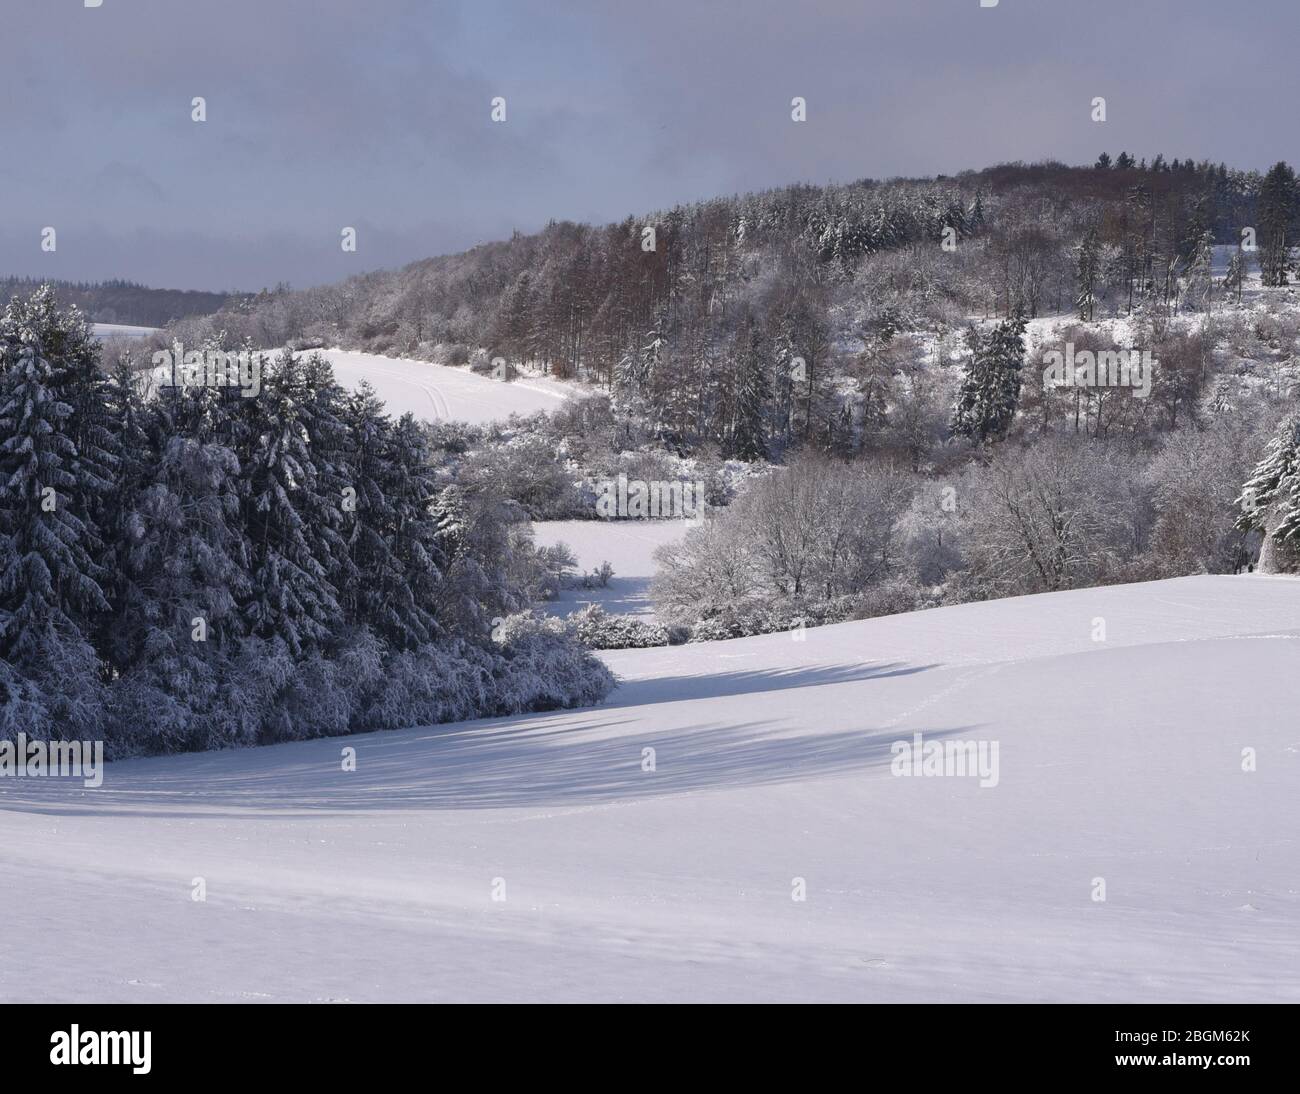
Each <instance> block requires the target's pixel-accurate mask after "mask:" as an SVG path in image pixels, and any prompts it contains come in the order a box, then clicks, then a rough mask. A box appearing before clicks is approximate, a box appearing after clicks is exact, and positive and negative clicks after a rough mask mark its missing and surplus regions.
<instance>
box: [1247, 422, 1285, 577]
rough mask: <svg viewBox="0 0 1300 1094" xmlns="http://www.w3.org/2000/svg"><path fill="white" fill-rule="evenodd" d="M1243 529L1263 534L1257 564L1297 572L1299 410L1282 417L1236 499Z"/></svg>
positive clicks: (1264, 568)
mask: <svg viewBox="0 0 1300 1094" xmlns="http://www.w3.org/2000/svg"><path fill="white" fill-rule="evenodd" d="M1237 504H1238V505H1239V506H1240V507H1241V517H1240V518H1239V519H1238V521H1237V526H1238V527H1239V528H1241V529H1242V530H1243V531H1259V532H1262V533H1263V535H1264V543H1263V547H1262V549H1261V550H1260V555H1259V568H1260V570H1261V571H1263V572H1264V573H1296V572H1300V414H1296V415H1293V416H1292V417H1290V418H1289V419H1288V420H1287V421H1285V422H1284V423H1283V424H1282V426H1281V428H1280V429H1279V430H1278V433H1277V435H1276V436H1275V437H1274V438H1273V440H1272V441H1270V442H1269V446H1268V450H1267V451H1266V452H1265V454H1264V458H1263V459H1262V460H1260V462H1259V464H1258V465H1257V466H1256V467H1255V470H1254V472H1253V473H1252V474H1251V476H1250V478H1249V479H1248V480H1247V481H1246V485H1245V486H1244V487H1242V491H1241V497H1239V498H1238V499H1237Z"/></svg>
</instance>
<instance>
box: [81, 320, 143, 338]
mask: <svg viewBox="0 0 1300 1094" xmlns="http://www.w3.org/2000/svg"><path fill="white" fill-rule="evenodd" d="M90 330H91V333H92V334H94V336H95V337H96V338H114V337H118V338H148V337H149V335H151V334H154V333H155V332H156V331H157V330H158V328H157V327H136V326H132V325H131V324H129V323H92V324H91V325H90Z"/></svg>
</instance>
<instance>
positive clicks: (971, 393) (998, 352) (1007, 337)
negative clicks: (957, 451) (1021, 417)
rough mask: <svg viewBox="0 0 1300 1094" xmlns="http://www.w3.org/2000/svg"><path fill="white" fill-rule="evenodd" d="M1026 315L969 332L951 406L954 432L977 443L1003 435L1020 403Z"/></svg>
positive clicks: (1016, 315) (1015, 316) (1015, 315)
mask: <svg viewBox="0 0 1300 1094" xmlns="http://www.w3.org/2000/svg"><path fill="white" fill-rule="evenodd" d="M1025 326H1026V323H1025V317H1024V315H1023V314H1022V313H1020V312H1016V313H1015V314H1014V315H1012V316H1010V317H1009V318H1007V319H1004V320H1002V322H1000V323H998V324H997V325H996V326H995V327H994V328H993V329H992V330H991V331H989V332H988V333H987V334H983V335H981V334H980V333H979V332H978V331H972V332H971V342H972V346H971V350H972V353H971V360H970V363H969V364H968V365H967V367H966V375H965V377H964V378H963V380H962V383H961V387H960V389H959V390H958V393H957V403H956V405H955V406H954V408H953V415H952V423H951V429H952V431H953V433H955V434H958V435H960V436H964V437H971V438H973V439H974V440H976V441H979V442H980V443H984V442H986V441H991V440H997V439H998V438H1000V437H1002V436H1004V435H1005V434H1006V432H1007V430H1008V429H1010V428H1011V423H1012V422H1013V421H1014V420H1015V416H1016V410H1017V408H1018V407H1019V405H1020V383H1021V368H1022V366H1023V364H1024V352H1025V351H1024V341H1023V338H1024V333H1025Z"/></svg>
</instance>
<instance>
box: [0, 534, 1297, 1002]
mask: <svg viewBox="0 0 1300 1094" xmlns="http://www.w3.org/2000/svg"><path fill="white" fill-rule="evenodd" d="M595 527H600V526H595ZM1099 621H1100V623H1101V626H1102V629H1103V631H1104V641H1097V640H1096V636H1097V635H1098V634H1099V633H1101V632H1099V630H1098V624H1099ZM1298 651H1300V580H1295V579H1287V578H1268V577H1260V576H1241V577H1194V578H1184V579H1178V580H1172V581H1163V582H1153V583H1148V584H1140V585H1127V586H1114V587H1107V588H1101V589H1092V590H1078V591H1072V592H1065V593H1055V594H1047V595H1040V596H1033V597H1022V598H1016V599H1008V600H1002V601H994V602H987V603H981V604H972V605H966V606H960V607H950V608H940V609H936V610H932V611H928V612H918V613H912V614H908V615H900V616H894V617H889V618H881V619H874V620H869V621H865V622H857V623H849V624H843V625H840V626H834V627H825V628H815V629H810V630H808V631H807V632H806V636H805V638H804V640H803V641H801V642H800V641H795V640H793V638H792V637H791V636H790V635H788V634H776V635H768V636H764V637H759V638H749V639H738V640H734V641H730V642H719V643H710V644H698V645H691V646H684V647H670V648H662V649H651V650H630V651H622V652H614V653H608V654H605V655H603V656H604V657H605V659H606V661H607V662H608V663H609V664H610V665H611V667H613V668H614V669H615V670H616V671H617V672H618V673H620V674H621V675H622V677H623V679H624V683H623V684H622V686H621V687H620V689H619V690H618V691H617V692H615V693H614V695H613V696H612V697H611V698H610V700H608V701H607V702H606V703H605V704H604V705H602V706H599V707H595V708H591V709H586V710H579V711H565V712H558V713H553V714H545V715H532V716H526V717H518V718H511V719H495V720H484V721H477V722H469V723H461V724H454V725H444V726H438V727H434V728H424V729H420V728H417V729H410V730H404V731H398V732H393V733H385V734H375V735H367V736H355V737H347V738H342V739H324V740H314V741H307V742H300V743H291V744H282V745H277V746H274V747H270V748H262V749H248V750H242V751H236V752H225V753H210V754H202V755H186V756H170V757H160V758H155V759H144V760H133V761H127V762H122V763H118V764H114V765H110V767H109V769H108V771H107V775H106V778H105V780H104V785H103V787H102V788H101V789H99V790H84V789H82V788H81V787H80V784H72V783H70V782H67V781H56V780H49V779H44V780H37V779H29V780H24V781H19V780H12V779H6V780H0V782H3V784H4V785H0V829H2V830H3V832H4V839H3V841H0V873H2V876H3V877H4V879H5V883H4V886H3V897H0V900H2V901H3V906H4V908H5V910H6V912H7V913H8V916H9V919H10V922H12V923H16V922H19V921H20V920H21V921H22V922H27V923H30V924H58V927H57V928H56V929H54V931H53V933H52V934H51V936H50V937H51V938H52V939H55V940H56V942H55V944H56V945H57V960H54V959H52V958H51V956H50V954H51V951H50V950H49V948H48V946H43V945H35V944H33V941H32V936H31V934H30V932H26V931H8V932H5V933H4V935H3V936H0V998H2V999H5V1000H9V1001H15V1000H56V999H88V1000H89V999H93V1000H97V1001H160V1000H191V1001H212V1000H265V1001H283V1000H318V1001H326V1000H344V999H347V1000H387V999H403V1000H438V999H471V1000H633V999H638V1000H639V999H653V1000H668V999H692V1000H714V999H732V1000H760V999H762V1000H821V999H849V1000H875V1001H913V1000H936V999H944V1000H1067V999H1073V1000H1124V1001H1131V1000H1151V1001H1155V1000H1161V1001H1174V1000H1216V1001H1231V1000H1277V1001H1283V1000H1285V1001H1291V1002H1295V1001H1300V930H1297V926H1298V925H1300V881H1298V880H1297V879H1300V839H1297V833H1296V827H1295V800H1296V789H1297V786H1298V785H1300V728H1297V725H1296V722H1295V719H1294V717H1293V716H1292V713H1291V712H1293V711H1295V710H1296V709H1298V708H1300V675H1297V673H1296V672H1295V666H1296V664H1297V660H1296V659H1297V653H1298ZM915 733H921V734H923V735H924V739H925V740H929V741H943V740H952V741H980V742H985V743H992V742H996V743H997V746H998V758H999V763H998V778H997V785H996V786H989V787H985V788H981V786H980V785H979V781H978V780H977V779H975V778H971V777H961V776H951V777H932V778H925V777H919V778H918V777H896V776H894V775H893V774H891V758H892V746H893V744H894V742H896V741H909V742H910V741H911V740H912V739H913V734H915ZM346 748H355V749H356V770H355V771H354V772H346V771H344V770H342V763H341V756H342V753H343V750H344V749H346ZM648 749H652V750H653V753H649V752H647V751H646V750H648ZM1247 749H1249V750H1253V752H1252V753H1249V754H1245V755H1252V754H1253V756H1254V764H1253V766H1254V767H1255V770H1253V771H1245V770H1243V766H1250V765H1249V764H1247V763H1246V761H1245V760H1244V759H1243V755H1244V753H1243V750H1247ZM649 757H653V770H648V769H647V768H648V767H649V766H651V765H650V763H649V759H648V758H649ZM198 879H202V881H203V884H204V886H205V890H206V892H205V895H206V900H204V901H196V900H194V899H192V894H193V893H194V892H195V887H196V886H197V885H198ZM799 879H802V885H803V887H804V891H805V892H806V899H805V900H795V899H792V895H797V893H798V887H799V886H800V880H799ZM1099 882H1101V883H1104V895H1105V899H1104V901H1102V900H1097V899H1094V897H1095V896H1096V895H1097V894H1098V893H1099V892H1100V888H1099ZM494 894H495V895H496V896H498V897H503V898H504V899H496V900H494V899H493V897H494Z"/></svg>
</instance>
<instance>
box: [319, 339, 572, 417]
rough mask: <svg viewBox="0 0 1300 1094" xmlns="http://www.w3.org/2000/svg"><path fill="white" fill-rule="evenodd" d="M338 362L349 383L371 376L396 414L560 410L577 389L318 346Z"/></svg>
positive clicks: (490, 414)
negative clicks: (562, 404)
mask: <svg viewBox="0 0 1300 1094" xmlns="http://www.w3.org/2000/svg"><path fill="white" fill-rule="evenodd" d="M315 352H319V353H320V354H321V355H322V356H324V357H327V358H328V359H329V361H330V363H331V364H332V365H333V366H334V377H335V379H337V380H338V382H339V383H340V384H342V385H343V386H344V387H346V388H356V387H357V386H358V385H359V384H360V383H361V381H362V380H369V381H370V384H371V386H372V387H373V388H374V389H375V391H376V393H377V394H378V395H379V397H380V398H381V399H382V400H383V401H384V402H385V403H386V404H387V408H388V412H389V413H390V414H392V415H393V416H395V417H396V416H398V415H401V414H405V413H407V412H408V411H409V412H410V413H411V414H414V415H415V416H416V417H417V418H424V419H426V420H429V421H438V420H442V421H461V422H468V423H470V424H471V425H483V424H486V423H487V422H491V421H497V420H502V419H505V418H508V417H509V416H510V415H511V414H533V413H536V412H537V411H539V410H542V411H551V410H556V409H558V407H559V406H560V404H561V403H562V402H563V401H564V400H565V399H566V398H568V397H569V396H570V395H573V394H574V393H575V392H576V390H577V389H576V388H575V387H574V386H573V385H572V384H565V383H562V382H560V381H558V380H549V379H546V378H545V377H541V376H537V377H525V378H521V379H518V380H511V381H509V382H508V383H507V382H505V381H501V380H494V379H492V378H491V377H490V376H481V375H479V374H478V373H475V372H471V371H470V370H469V369H468V368H453V367H452V366H450V365H436V364H432V363H430V362H427V361H413V360H408V359H406V358H401V357H384V356H381V355H380V354H377V353H357V352H354V351H352V350H342V349H325V350H318V351H315Z"/></svg>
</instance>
